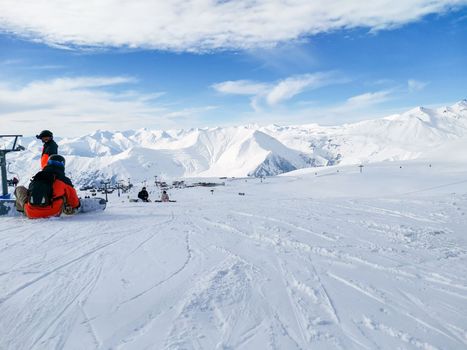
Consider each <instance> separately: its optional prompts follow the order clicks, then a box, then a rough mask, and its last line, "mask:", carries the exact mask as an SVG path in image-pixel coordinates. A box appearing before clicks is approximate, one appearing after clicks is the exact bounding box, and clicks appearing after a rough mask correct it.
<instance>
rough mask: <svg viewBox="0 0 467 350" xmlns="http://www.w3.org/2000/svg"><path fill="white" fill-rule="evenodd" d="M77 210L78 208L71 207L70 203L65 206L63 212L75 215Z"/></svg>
mask: <svg viewBox="0 0 467 350" xmlns="http://www.w3.org/2000/svg"><path fill="white" fill-rule="evenodd" d="M75 212H76V209H74V208H72V207H70V206H69V205H67V206H65V208H64V209H63V214H65V215H73V214H74V213H75Z"/></svg>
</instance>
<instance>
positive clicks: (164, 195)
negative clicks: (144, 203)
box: [161, 191, 170, 202]
mask: <svg viewBox="0 0 467 350" xmlns="http://www.w3.org/2000/svg"><path fill="white" fill-rule="evenodd" d="M169 200H170V199H169V195H168V194H167V192H166V191H162V194H161V202H168V201H169Z"/></svg>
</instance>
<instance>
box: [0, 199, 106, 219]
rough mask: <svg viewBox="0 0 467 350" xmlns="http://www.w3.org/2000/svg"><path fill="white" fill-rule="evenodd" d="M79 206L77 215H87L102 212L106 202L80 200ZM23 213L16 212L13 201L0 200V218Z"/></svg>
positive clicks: (103, 200)
mask: <svg viewBox="0 0 467 350" xmlns="http://www.w3.org/2000/svg"><path fill="white" fill-rule="evenodd" d="M80 203H81V206H80V207H79V208H78V212H77V213H89V212H92V211H98V210H104V209H105V208H106V206H107V202H106V201H105V199H104V198H99V197H93V198H80ZM22 214H23V213H21V212H19V211H17V210H16V207H15V200H14V199H0V216H21V215H22Z"/></svg>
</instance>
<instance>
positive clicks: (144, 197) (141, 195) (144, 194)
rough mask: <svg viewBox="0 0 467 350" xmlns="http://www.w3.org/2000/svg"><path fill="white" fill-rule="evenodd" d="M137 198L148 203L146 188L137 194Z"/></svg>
mask: <svg viewBox="0 0 467 350" xmlns="http://www.w3.org/2000/svg"><path fill="white" fill-rule="evenodd" d="M138 198H139V199H141V200H142V201H143V202H149V193H148V191H146V187H143V189H142V190H141V191H139V192H138Z"/></svg>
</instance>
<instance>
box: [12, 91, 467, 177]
mask: <svg viewBox="0 0 467 350" xmlns="http://www.w3.org/2000/svg"><path fill="white" fill-rule="evenodd" d="M462 137H467V101H466V100H462V101H459V102H457V103H455V104H454V105H452V106H446V107H441V108H436V109H430V108H425V107H416V108H413V109H411V110H409V111H407V112H404V113H401V114H394V115H391V116H387V117H384V118H379V119H371V120H364V121H360V122H356V123H348V124H343V125H340V126H320V125H318V124H306V125H291V126H280V125H277V124H271V125H268V126H259V125H257V124H249V125H244V126H231V127H210V128H209V127H208V128H191V129H187V130H184V129H181V130H150V129H147V128H143V129H137V130H126V131H122V132H121V131H116V132H112V131H107V130H96V131H95V132H93V133H91V134H88V135H84V136H81V137H77V138H57V142H58V143H59V146H60V148H59V150H60V153H61V154H63V155H64V156H65V157H67V159H68V162H67V172H68V173H71V174H73V178H74V180H75V181H76V182H77V183H79V184H89V183H92V182H97V181H100V180H103V179H111V180H112V181H117V180H119V179H127V178H128V177H130V178H132V179H134V180H135V181H143V180H147V179H150V178H153V177H154V176H162V177H167V178H181V177H219V176H237V177H241V176H271V175H277V174H281V173H284V172H288V171H292V170H297V169H301V168H307V167H317V166H329V165H334V164H343V165H346V164H365V163H371V162H379V161H397V160H409V159H416V158H419V157H422V156H423V155H424V154H426V153H427V151H429V150H430V151H431V150H433V149H435V148H437V147H440V146H442V145H443V144H445V143H447V142H450V141H453V140H456V139H459V138H462ZM23 145H25V146H27V147H26V148H27V149H26V151H25V152H18V153H17V154H12V155H11V156H9V159H8V160H9V162H10V164H11V168H13V170H12V172H13V173H16V174H18V176H20V178H22V179H24V178H29V177H30V176H31V175H32V174H33V173H34V172H35V171H37V170H38V169H32V167H31V166H30V164H31V163H32V164H36V163H37V164H39V163H38V158H39V155H40V152H39V151H38V150H39V149H40V147H41V144H40V142H39V141H38V140H35V139H34V138H32V137H30V138H24V139H23Z"/></svg>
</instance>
